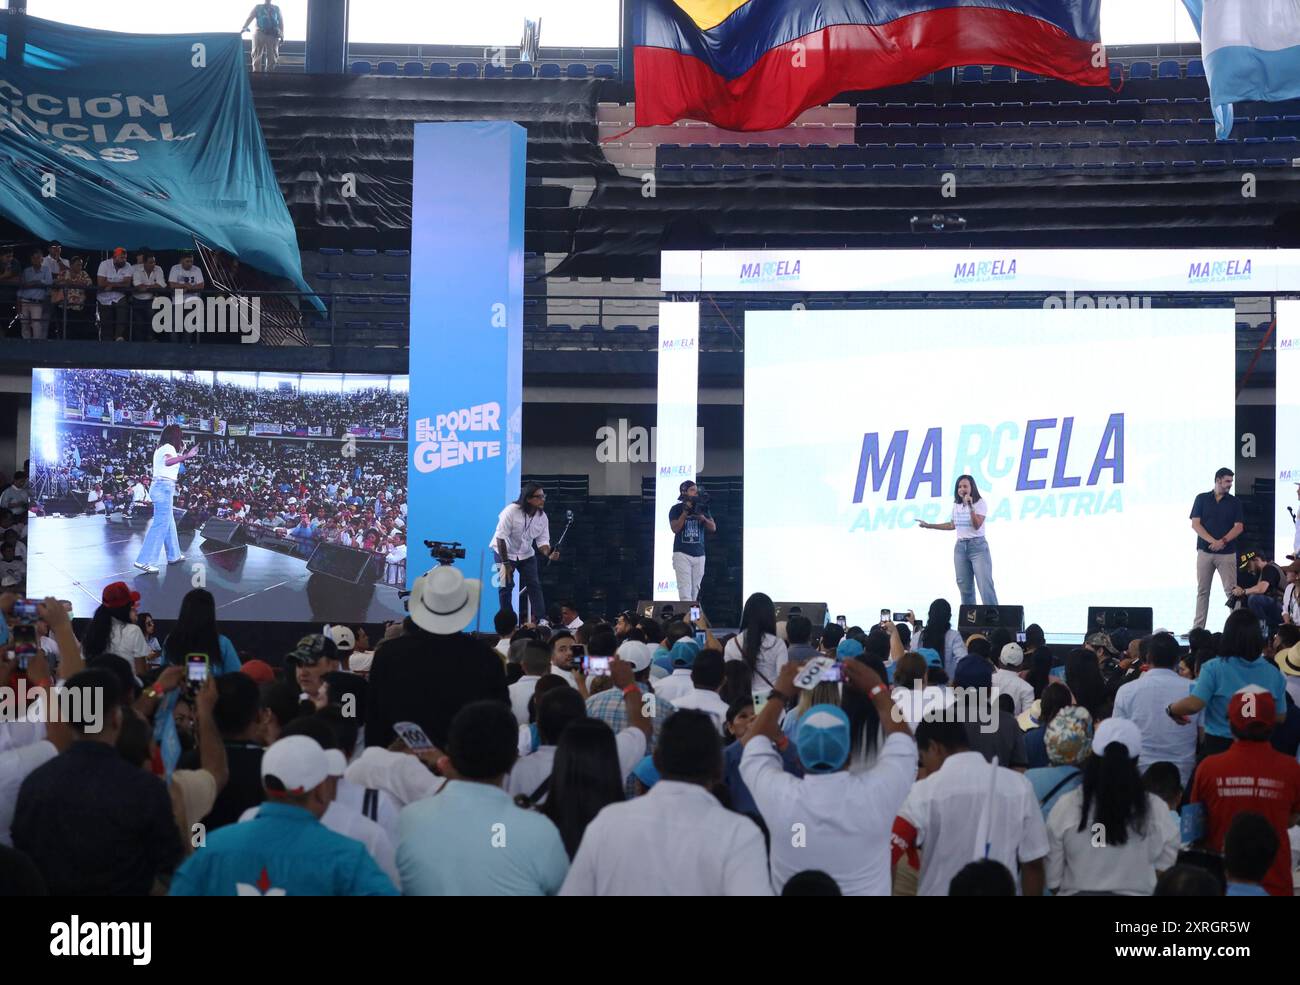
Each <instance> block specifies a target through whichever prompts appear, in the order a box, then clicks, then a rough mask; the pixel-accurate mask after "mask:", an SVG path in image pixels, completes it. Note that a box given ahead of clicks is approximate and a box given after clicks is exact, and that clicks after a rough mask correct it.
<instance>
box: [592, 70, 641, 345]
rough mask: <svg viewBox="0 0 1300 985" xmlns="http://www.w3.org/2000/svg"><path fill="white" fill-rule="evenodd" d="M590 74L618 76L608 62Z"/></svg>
mask: <svg viewBox="0 0 1300 985" xmlns="http://www.w3.org/2000/svg"><path fill="white" fill-rule="evenodd" d="M591 74H592V75H594V76H595V77H596V78H598V79H612V78H614V77H615V76H617V75H618V70H617V69H616V68H614V66H613V65H611V64H609V62H600V63H599V64H598V65H597V66H596V67H595V68H594V69H592V70H591ZM634 327H635V326H634Z"/></svg>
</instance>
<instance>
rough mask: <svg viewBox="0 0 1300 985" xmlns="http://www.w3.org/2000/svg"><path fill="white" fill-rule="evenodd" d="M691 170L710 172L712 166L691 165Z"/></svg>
mask: <svg viewBox="0 0 1300 985" xmlns="http://www.w3.org/2000/svg"><path fill="white" fill-rule="evenodd" d="M799 166H800V167H803V165H802V164H801V165H799ZM691 170H692V171H712V170H713V165H712V164H692V165H691Z"/></svg>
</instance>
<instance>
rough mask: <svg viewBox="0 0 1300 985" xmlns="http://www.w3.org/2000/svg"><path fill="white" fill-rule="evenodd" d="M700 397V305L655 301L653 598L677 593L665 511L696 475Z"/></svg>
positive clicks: (656, 598)
mask: <svg viewBox="0 0 1300 985" xmlns="http://www.w3.org/2000/svg"><path fill="white" fill-rule="evenodd" d="M699 400H700V306H699V303H698V302H695V301H664V302H662V303H661V304H660V305H659V393H658V401H657V403H658V407H657V414H658V423H657V426H656V428H655V434H656V438H655V526H654V530H655V557H654V580H655V581H654V594H653V595H652V596H651V597H652V598H654V599H655V600H656V601H660V600H668V599H675V598H677V575H676V573H675V572H674V571H673V532H672V530H671V529H669V527H668V511H669V510H671V509H672V508H673V506H674V505H676V503H677V500H678V496H679V495H680V493H679V489H680V487H681V484H682V483H683V482H684V481H686V480H687V479H690V480H691V481H692V482H694V481H695V470H696V467H697V465H698V463H697V461H696V457H695V456H696V450H697V445H696V431H695V424H696V417H697V416H698V410H699Z"/></svg>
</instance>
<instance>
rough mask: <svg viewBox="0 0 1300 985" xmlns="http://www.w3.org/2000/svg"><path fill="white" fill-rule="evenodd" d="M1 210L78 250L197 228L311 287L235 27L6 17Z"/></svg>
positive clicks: (211, 241) (222, 246) (214, 242)
mask: <svg viewBox="0 0 1300 985" xmlns="http://www.w3.org/2000/svg"><path fill="white" fill-rule="evenodd" d="M0 215H2V216H4V218H6V219H8V220H10V221H11V222H13V223H15V224H16V225H19V226H22V227H24V228H26V229H28V230H30V231H31V233H32V234H33V235H34V236H36V237H38V238H40V239H46V240H48V239H57V240H59V241H60V242H62V243H64V244H65V245H67V246H71V247H73V248H77V249H88V250H107V249H111V248H112V247H115V246H124V247H127V248H128V249H131V250H134V249H135V247H136V246H137V245H138V244H140V243H147V244H149V246H150V247H152V248H154V249H179V248H183V247H187V246H188V247H192V246H193V245H194V240H195V239H197V240H199V241H201V242H203V243H205V244H206V245H208V246H210V247H212V248H213V249H216V250H221V251H222V252H225V253H228V254H230V255H232V256H236V257H238V258H239V259H240V260H241V261H242V262H243V263H245V264H248V265H250V266H252V267H256V268H257V269H259V270H262V271H265V272H266V273H268V274H272V275H275V276H279V277H285V278H288V279H289V280H291V281H293V283H294V284H295V286H296V287H297V289H298V290H301V291H304V292H307V291H310V288H308V286H307V284H306V282H305V281H304V280H303V278H302V266H301V262H300V260H299V254H298V244H297V236H296V234H295V232H294V227H293V222H292V220H291V219H290V218H289V210H288V208H287V207H286V206H285V204H284V196H283V195H282V194H281V192H280V187H279V185H278V184H277V183H276V179H275V172H274V171H273V170H272V168H271V159H270V157H269V155H268V154H267V151H266V143H265V142H264V141H263V139H262V130H261V127H260V126H259V124H258V121H257V115H256V113H255V112H254V107H253V95H252V91H251V88H250V86H249V82H248V72H247V68H246V66H245V64H244V57H243V47H242V45H241V43H240V37H239V35H237V34H193V35H190V34H186V35H139V34H117V33H114V32H110V31H92V30H87V29H85V28H80V27H72V26H69V25H67V24H56V23H54V22H52V21H45V20H40V19H37V18H34V17H29V16H16V15H15V16H8V17H0Z"/></svg>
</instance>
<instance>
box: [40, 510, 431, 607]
mask: <svg viewBox="0 0 1300 985" xmlns="http://www.w3.org/2000/svg"><path fill="white" fill-rule="evenodd" d="M144 536H145V528H144V527H132V526H127V525H125V524H116V523H112V524H111V523H109V522H107V521H106V520H105V519H104V517H103V516H102V515H96V516H74V517H62V516H34V517H32V518H31V519H30V522H29V524H28V530H27V540H28V563H27V567H28V572H29V578H28V586H27V591H28V594H29V595H31V596H36V597H45V596H48V595H53V596H54V597H56V598H61V599H70V600H71V601H72V607H73V616H74V617H76V618H89V617H90V616H92V615H94V612H95V608H96V607H97V606H98V605H99V600H100V596H101V594H102V592H103V589H104V586H105V585H108V584H110V583H111V582H115V581H124V582H126V583H127V584H128V585H130V586H131V587H132V588H133V589H134V590H135V591H137V592H139V593H140V610H141V611H142V612H154V613H157V614H158V615H159V616H166V617H168V618H172V617H174V616H175V614H176V613H177V612H178V611H179V610H180V604H181V599H182V598H183V597H184V595H185V593H186V592H188V591H189V590H190V589H191V588H195V587H198V586H199V585H201V587H203V588H206V589H207V590H208V591H210V592H211V593H212V594H213V596H214V597H215V598H216V602H217V618H218V620H221V621H248V622H302V623H325V622H348V623H361V622H366V623H382V622H383V621H385V620H389V619H401V618H403V617H404V616H405V615H406V611H405V609H404V607H403V605H402V600H401V599H400V598H399V597H398V594H397V588H396V587H394V586H392V585H380V584H360V585H355V584H352V583H350V582H346V581H342V580H340V579H337V578H333V577H330V576H329V575H321V574H313V573H312V572H310V571H308V570H307V564H306V562H305V561H304V560H303V559H301V558H299V557H292V556H290V555H287V554H281V553H278V552H276V551H271V550H267V549H264V548H260V547H245V546H238V547H231V546H229V545H225V544H219V543H216V542H213V541H205V540H204V539H203V537H202V536H201V535H199V534H197V533H195V532H194V531H192V530H183V531H181V532H180V534H179V538H178V539H179V542H180V547H181V551H182V552H183V553H184V555H185V560H184V561H178V562H177V563H176V564H173V565H166V564H160V566H159V571H158V573H157V574H145V573H144V572H142V571H140V570H139V569H138V568H136V567H134V566H133V562H134V561H135V558H136V555H137V554H138V553H139V550H140V545H141V544H142V543H143V542H144ZM200 564H201V565H203V568H202V575H203V579H204V581H203V582H199V580H198V575H199V573H200V572H199V571H198V570H196V568H195V566H196V565H200ZM74 572H75V574H74Z"/></svg>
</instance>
